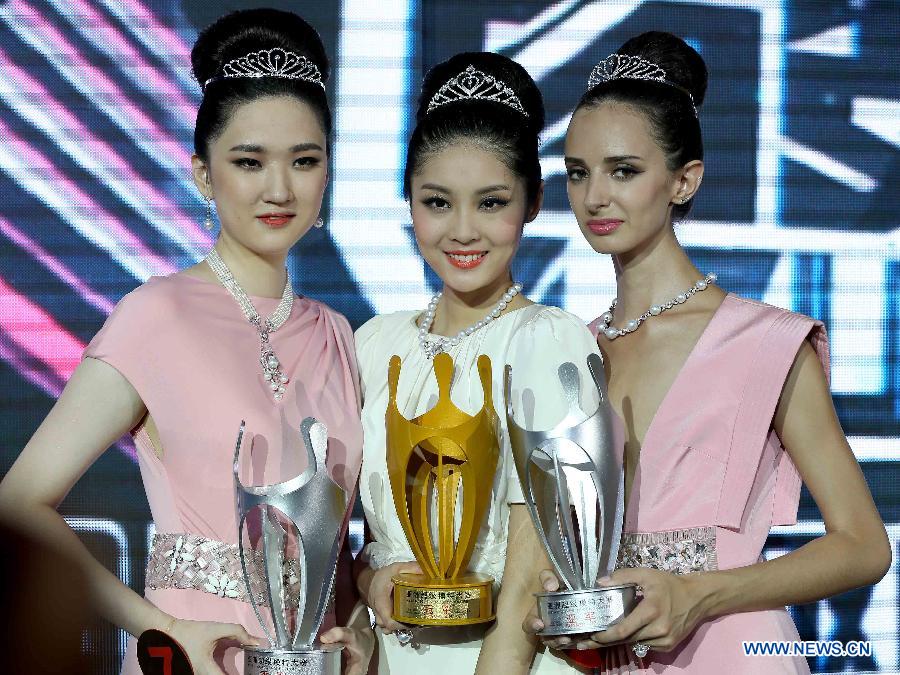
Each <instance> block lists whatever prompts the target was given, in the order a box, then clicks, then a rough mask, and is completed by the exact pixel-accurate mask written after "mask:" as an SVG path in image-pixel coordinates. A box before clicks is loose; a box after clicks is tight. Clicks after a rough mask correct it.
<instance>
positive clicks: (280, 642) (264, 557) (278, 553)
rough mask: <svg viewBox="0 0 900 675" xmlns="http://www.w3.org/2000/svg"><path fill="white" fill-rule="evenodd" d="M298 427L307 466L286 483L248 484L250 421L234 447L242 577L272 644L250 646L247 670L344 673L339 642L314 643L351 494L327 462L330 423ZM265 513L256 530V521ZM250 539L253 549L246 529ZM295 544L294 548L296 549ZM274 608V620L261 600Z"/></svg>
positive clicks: (258, 673) (248, 673) (256, 674)
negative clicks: (241, 470) (244, 450)
mask: <svg viewBox="0 0 900 675" xmlns="http://www.w3.org/2000/svg"><path fill="white" fill-rule="evenodd" d="M300 433H301V434H302V436H303V442H304V445H305V446H306V451H307V454H308V456H309V465H308V467H307V469H306V470H305V471H304V472H303V473H301V474H300V475H299V476H297V477H295V478H292V479H290V480H288V481H285V482H283V483H277V484H275V485H264V486H259V487H245V486H243V485H242V484H241V481H240V478H239V477H238V456H239V454H240V448H241V441H242V440H243V436H244V423H243V422H241V428H240V431H239V432H238V438H237V446H236V447H235V450H234V488H235V492H236V494H237V515H238V535H239V538H238V550H239V552H240V557H241V567H242V568H243V572H244V582H245V583H246V584H247V588H248V589H249V591H250V593H249V595H250V600H251V604H252V605H253V609H254V610H255V611H256V616H257V618H258V619H259V623H260V625H261V626H262V628H263V631H264V632H265V634H266V637H267V638H268V639H269V644H270V645H271V646H270V647H255V646H245V647H244V673H245V675H263V674H264V673H281V674H283V675H300V674H302V675H332V674H333V675H339V674H340V672H341V655H340V649H341V647H340V646H339V645H337V646H331V645H329V646H323V645H317V644H315V639H316V635H317V634H318V632H319V627H320V626H321V624H322V619H323V618H324V615H325V611H326V608H327V606H328V602H329V599H330V598H331V593H332V588H333V586H334V573H335V567H336V566H337V559H338V553H339V551H340V547H341V543H342V540H343V537H344V534H345V532H346V525H347V518H348V506H349V499H348V495H347V493H346V492H345V491H344V489H343V488H342V487H341V486H340V485H338V484H337V483H335V482H334V481H333V480H332V479H331V476H329V475H328V472H327V470H326V468H325V459H326V454H327V449H328V430H327V429H326V427H325V425H324V424H322V423H321V422H318V421H316V420H315V419H314V418H312V417H307V418H306V419H305V420H303V423H302V424H301V425H300ZM251 512H253V514H254V516H257V515H258V516H259V518H258V521H259V527H258V531H256V532H254V529H255V528H254V527H252V526H250V523H255V522H256V520H254V518H251V519H250V520H249V521H248V515H249V514H250V513H251ZM245 535H247V538H248V540H250V541H251V542H252V540H253V539H254V538H255V539H256V542H257V545H253V544H252V543H251V545H250V547H249V550H248V548H247V547H245V545H244V537H245ZM292 550H293V551H294V552H293V553H291V551H292ZM261 606H262V607H265V606H268V607H269V608H271V612H272V624H271V625H272V627H273V628H274V631H273V630H270V628H269V624H268V622H267V621H265V619H264V617H263V613H262V611H261V609H260V607H261Z"/></svg>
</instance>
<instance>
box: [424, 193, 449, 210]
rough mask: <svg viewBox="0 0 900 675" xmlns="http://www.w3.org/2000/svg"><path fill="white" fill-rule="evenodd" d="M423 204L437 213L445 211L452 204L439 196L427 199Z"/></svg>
mask: <svg viewBox="0 0 900 675" xmlns="http://www.w3.org/2000/svg"><path fill="white" fill-rule="evenodd" d="M422 203H423V204H424V205H425V206H427V207H429V208H431V209H434V210H435V211H443V210H445V209H449V208H450V202H448V201H447V200H446V199H444V198H443V197H440V196H438V195H434V196H433V197H428V198H427V199H425V200H423V201H422Z"/></svg>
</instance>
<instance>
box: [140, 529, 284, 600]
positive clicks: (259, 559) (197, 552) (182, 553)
mask: <svg viewBox="0 0 900 675" xmlns="http://www.w3.org/2000/svg"><path fill="white" fill-rule="evenodd" d="M247 553H248V555H249V556H250V559H249V560H248V570H247V572H248V574H249V575H250V589H249V593H248V589H247V584H246V583H244V574H243V572H242V571H241V558H240V555H239V554H238V546H237V544H226V543H225V542H221V541H215V540H213V539H207V538H206V537H201V536H200V535H197V534H181V533H174V534H168V533H167V534H155V535H154V536H153V544H152V545H151V547H150V558H149V560H148V561H147V578H146V586H147V588H151V589H154V590H155V589H160V588H181V589H193V590H197V591H204V592H206V593H212V594H213V595H218V596H219V597H220V598H232V599H234V600H240V601H242V602H251V594H252V601H253V602H254V603H256V604H257V605H258V606H264V607H268V606H269V601H268V598H267V592H266V584H265V578H264V575H263V574H262V570H263V569H264V565H263V556H262V553H261V552H259V551H253V552H252V553H251V552H249V551H247ZM295 567H296V563H295V561H293V560H288V561H286V562H285V565H284V568H283V574H284V581H285V585H284V587H285V588H287V589H291V590H295V589H297V588H298V586H299V583H298V582H299V578H298V577H299V574H298V573H297V570H296V569H295Z"/></svg>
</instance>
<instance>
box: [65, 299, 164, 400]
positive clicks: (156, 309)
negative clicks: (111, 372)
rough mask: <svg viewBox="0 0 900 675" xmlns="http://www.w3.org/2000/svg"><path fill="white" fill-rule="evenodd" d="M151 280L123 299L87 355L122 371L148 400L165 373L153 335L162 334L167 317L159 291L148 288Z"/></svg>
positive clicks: (96, 336)
mask: <svg viewBox="0 0 900 675" xmlns="http://www.w3.org/2000/svg"><path fill="white" fill-rule="evenodd" d="M150 284H151V282H148V283H147V284H144V285H143V286H139V287H138V288H136V289H135V290H134V291H132V292H131V293H129V294H128V295H126V296H125V297H124V298H122V299H121V300H120V301H119V303H118V304H117V305H116V306H115V308H114V309H113V311H112V313H111V314H110V315H109V317H108V318H107V319H106V323H104V324H103V327H102V328H101V329H100V331H99V332H98V333H97V334H96V335H95V336H94V338H93V339H92V340H91V342H90V344H88V346H87V348H86V349H85V350H84V355H83V357H84V358H92V359H98V360H100V361H103V362H104V363H107V364H109V365H111V366H112V367H113V368H115V369H116V370H117V371H119V373H120V374H121V375H122V376H123V377H124V378H125V379H126V380H128V382H129V383H130V384H131V386H132V387H134V389H135V391H137V392H138V395H139V396H140V397H141V400H143V401H144V403H145V404H146V403H147V399H146V396H147V394H148V392H149V391H151V390H152V388H153V386H154V382H155V380H157V379H158V378H159V377H161V375H159V373H160V369H159V368H156V363H155V362H156V361H157V359H156V357H155V355H154V350H153V344H154V343H155V342H156V341H155V340H154V339H153V338H152V336H154V335H156V336H157V338H158V337H159V328H160V325H163V324H164V322H165V321H166V319H165V313H164V310H163V308H161V307H160V306H159V305H160V303H159V302H158V301H156V299H155V296H156V295H158V294H156V293H153V292H148V291H149V290H150V289H149V288H148V286H149V285H150Z"/></svg>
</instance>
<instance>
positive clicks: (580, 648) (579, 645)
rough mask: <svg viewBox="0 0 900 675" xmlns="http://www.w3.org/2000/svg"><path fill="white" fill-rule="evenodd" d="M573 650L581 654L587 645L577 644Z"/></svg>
mask: <svg viewBox="0 0 900 675" xmlns="http://www.w3.org/2000/svg"><path fill="white" fill-rule="evenodd" d="M575 649H577V650H578V651H580V652H583V651H584V650H585V649H587V645H586V644H584V643H583V642H579V643H578V646H577V647H575Z"/></svg>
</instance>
